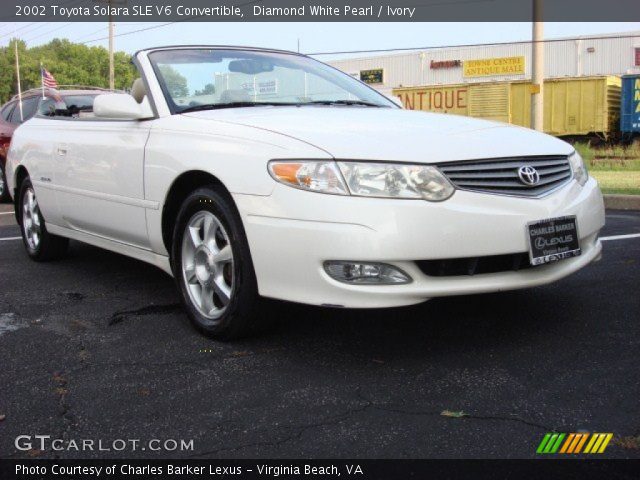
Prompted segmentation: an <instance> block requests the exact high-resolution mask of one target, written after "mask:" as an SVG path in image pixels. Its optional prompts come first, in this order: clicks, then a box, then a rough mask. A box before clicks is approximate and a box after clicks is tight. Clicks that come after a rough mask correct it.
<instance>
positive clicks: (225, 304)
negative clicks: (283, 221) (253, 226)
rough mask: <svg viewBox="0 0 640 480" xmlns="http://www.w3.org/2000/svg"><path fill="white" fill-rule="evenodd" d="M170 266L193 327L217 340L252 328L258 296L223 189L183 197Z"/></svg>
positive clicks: (242, 236) (236, 217) (242, 238)
mask: <svg viewBox="0 0 640 480" xmlns="http://www.w3.org/2000/svg"><path fill="white" fill-rule="evenodd" d="M172 267H173V272H174V277H175V279H176V282H177V284H178V287H179V289H180V293H181V295H182V300H183V303H184V305H185V307H186V310H187V314H188V316H189V318H190V320H191V322H192V323H193V325H194V326H195V327H196V328H197V329H198V330H200V331H201V332H203V333H204V334H206V335H208V336H210V337H213V338H216V339H219V340H231V339H234V338H239V337H242V336H246V335H248V334H249V333H251V332H252V331H253V328H254V326H255V323H256V320H257V313H258V308H259V304H260V303H261V300H260V297H259V295H258V288H257V282H256V278H255V273H254V270H253V263H252V261H251V255H250V252H249V245H248V243H247V239H246V235H245V233H244V228H243V226H242V222H241V220H240V216H239V215H238V213H237V211H236V209H235V206H234V205H233V202H232V201H231V199H230V198H229V197H228V195H227V194H226V193H225V192H222V191H221V190H218V189H216V188H215V187H205V188H200V189H198V190H196V191H195V192H193V193H192V194H191V195H189V197H187V199H186V200H185V201H184V202H183V204H182V207H181V209H180V211H179V212H178V219H177V221H176V224H175V228H174V234H173V246H172Z"/></svg>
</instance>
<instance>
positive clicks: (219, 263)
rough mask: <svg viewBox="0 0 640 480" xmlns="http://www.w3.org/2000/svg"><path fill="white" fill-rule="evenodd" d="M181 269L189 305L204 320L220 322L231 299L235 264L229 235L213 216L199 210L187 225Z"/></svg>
mask: <svg viewBox="0 0 640 480" xmlns="http://www.w3.org/2000/svg"><path fill="white" fill-rule="evenodd" d="M181 267H182V277H183V281H184V283H185V286H186V289H187V291H188V293H189V297H190V298H191V301H192V303H193V304H194V305H195V306H196V308H197V309H198V310H199V312H200V313H201V314H202V315H203V316H204V317H205V318H207V319H209V320H216V319H218V318H220V316H221V315H222V314H223V313H224V311H225V310H226V308H227V306H228V305H229V302H230V301H231V298H232V295H233V286H234V273H233V268H234V263H233V251H232V249H231V243H230V241H229V235H228V234H227V232H226V230H225V228H224V226H223V225H222V222H220V220H219V219H218V218H217V217H216V216H215V215H214V214H213V213H211V212H209V211H204V210H202V211H200V212H197V213H196V214H195V215H193V216H192V217H191V219H190V220H189V221H188V222H187V225H186V227H185V230H184V234H183V236H182V262H181Z"/></svg>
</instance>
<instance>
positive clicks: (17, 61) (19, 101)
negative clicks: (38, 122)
mask: <svg viewBox="0 0 640 480" xmlns="http://www.w3.org/2000/svg"><path fill="white" fill-rule="evenodd" d="M14 41H15V47H16V77H17V78H18V105H19V107H20V121H21V122H23V121H24V116H23V115H22V88H21V87H20V60H19V59H18V37H16V38H15V40H14Z"/></svg>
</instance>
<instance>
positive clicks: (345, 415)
mask: <svg viewBox="0 0 640 480" xmlns="http://www.w3.org/2000/svg"><path fill="white" fill-rule="evenodd" d="M371 407H372V404H371V403H370V402H367V403H365V404H361V405H359V406H357V407H354V408H351V409H348V410H346V411H344V412H342V413H340V414H338V415H332V416H329V417H326V418H324V419H323V420H320V421H318V422H313V423H309V424H306V425H299V426H292V427H287V428H289V429H290V430H291V433H290V434H288V435H286V436H285V437H283V438H281V439H279V440H274V441H263V442H251V443H243V444H239V445H234V446H228V447H221V448H218V449H214V450H209V451H206V452H201V453H198V454H196V455H192V456H191V457H190V458H197V457H203V456H208V455H216V454H218V453H222V452H229V451H236V450H242V449H245V448H251V447H279V446H281V445H283V444H286V443H288V442H291V441H294V440H298V439H300V438H301V437H302V435H304V434H305V433H306V432H308V431H310V430H314V429H317V428H323V427H330V426H333V425H338V424H340V423H342V422H344V421H346V420H348V419H350V418H351V417H353V416H354V415H357V414H359V413H362V412H364V411H366V410H368V409H369V408H371Z"/></svg>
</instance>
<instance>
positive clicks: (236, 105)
mask: <svg viewBox="0 0 640 480" xmlns="http://www.w3.org/2000/svg"><path fill="white" fill-rule="evenodd" d="M291 105H298V104H297V103H284V102H228V103H204V104H202V105H193V106H191V107H187V108H185V109H183V110H180V112H179V113H187V112H197V111H200V110H218V109H221V108H240V107H262V106H270V107H279V106H291Z"/></svg>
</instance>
